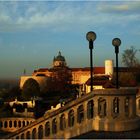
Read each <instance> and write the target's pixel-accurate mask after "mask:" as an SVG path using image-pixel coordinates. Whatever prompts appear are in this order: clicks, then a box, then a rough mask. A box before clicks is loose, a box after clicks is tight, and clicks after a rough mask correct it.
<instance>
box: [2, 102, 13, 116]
mask: <svg viewBox="0 0 140 140" xmlns="http://www.w3.org/2000/svg"><path fill="white" fill-rule="evenodd" d="M11 116H12V108H11V107H10V105H9V104H4V105H2V106H1V107H0V117H1V118H2V117H11Z"/></svg>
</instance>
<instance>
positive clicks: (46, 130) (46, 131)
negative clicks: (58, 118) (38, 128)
mask: <svg viewBox="0 0 140 140" xmlns="http://www.w3.org/2000/svg"><path fill="white" fill-rule="evenodd" d="M49 135H50V122H46V124H45V136H46V137H47V136H49Z"/></svg>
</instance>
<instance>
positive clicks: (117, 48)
mask: <svg viewBox="0 0 140 140" xmlns="http://www.w3.org/2000/svg"><path fill="white" fill-rule="evenodd" d="M112 45H113V46H114V47H115V53H116V88H117V89H118V88H119V81H118V53H119V46H120V45H121V40H120V39H119V38H114V39H113V40H112Z"/></svg>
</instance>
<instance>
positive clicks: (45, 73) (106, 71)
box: [20, 52, 113, 92]
mask: <svg viewBox="0 0 140 140" xmlns="http://www.w3.org/2000/svg"><path fill="white" fill-rule="evenodd" d="M59 68H67V70H68V71H69V72H70V73H71V75H72V84H78V85H80V86H81V90H83V91H85V92H89V89H90V88H89V82H90V68H89V67H85V68H69V67H67V62H66V60H65V57H64V56H62V55H61V52H59V53H58V55H57V56H55V57H54V59H53V66H52V68H40V69H37V70H34V72H33V73H32V75H31V76H21V80H20V88H21V89H22V88H23V85H24V84H25V82H26V81H27V80H28V79H30V78H32V79H34V80H36V81H37V82H38V84H39V86H40V90H43V88H44V86H45V84H46V80H47V78H48V77H50V76H51V74H52V71H53V70H57V69H59ZM93 74H94V77H95V79H99V78H98V77H100V79H103V80H100V81H99V80H94V89H102V88H103V84H105V82H106V81H107V80H109V78H111V76H112V75H113V61H112V60H106V61H105V67H94V68H93ZM96 77H97V78H96Z"/></svg>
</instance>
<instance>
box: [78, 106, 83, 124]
mask: <svg viewBox="0 0 140 140" xmlns="http://www.w3.org/2000/svg"><path fill="white" fill-rule="evenodd" d="M83 120H84V107H83V105H80V106H79V107H78V109H77V122H78V123H81V122H82V121H83Z"/></svg>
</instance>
